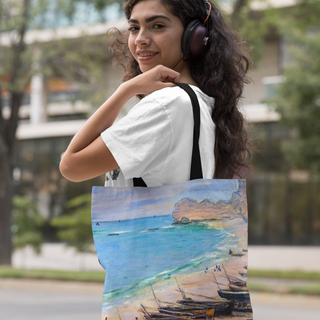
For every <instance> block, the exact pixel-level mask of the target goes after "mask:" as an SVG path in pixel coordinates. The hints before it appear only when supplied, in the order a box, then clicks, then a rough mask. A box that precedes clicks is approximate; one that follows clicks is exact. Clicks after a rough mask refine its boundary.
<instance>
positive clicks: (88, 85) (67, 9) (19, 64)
mask: <svg viewBox="0 0 320 320" xmlns="http://www.w3.org/2000/svg"><path fill="white" fill-rule="evenodd" d="M113 2H121V1H116V0H106V1H101V0H71V1H63V0H57V1H49V0H5V1H1V2H0V96H1V97H0V221H1V223H0V265H1V264H11V252H12V241H11V224H12V217H11V212H12V198H13V177H12V176H13V175H12V173H13V168H14V160H15V159H14V150H15V145H16V138H15V136H16V130H17V126H18V121H19V110H20V106H21V104H22V100H23V97H24V93H25V91H26V88H27V86H28V84H29V83H30V79H31V76H32V74H33V73H35V72H39V69H41V72H43V74H44V76H47V77H48V76H50V75H56V76H59V77H63V78H64V79H66V80H69V81H75V82H77V83H79V84H80V85H83V87H82V88H84V92H89V91H91V92H94V91H93V90H92V88H93V86H94V85H95V84H97V83H98V80H97V78H98V75H100V76H101V74H102V73H103V69H102V68H101V59H104V62H105V61H106V55H105V52H106V51H107V50H106V48H104V47H103V45H104V43H103V39H101V38H99V39H97V37H89V36H85V35H83V37H78V39H76V40H70V39H69V40H66V39H63V37H61V36H60V37H57V38H56V39H51V41H50V42H48V43H43V42H41V43H40V42H37V43H36V42H30V41H29V42H28V43H27V42H26V35H27V32H28V30H29V29H41V28H50V27H51V28H53V27H54V25H53V22H56V21H58V19H61V18H65V19H67V20H68V21H72V20H73V19H74V17H75V13H76V8H77V4H79V3H84V4H85V3H87V4H90V5H93V6H95V7H96V8H97V9H99V10H102V9H103V8H105V7H106V6H107V5H109V4H111V3H113ZM102 19H103V17H102V16H101V20H102ZM62 20H63V19H62ZM97 40H98V41H97ZM35 49H36V51H35ZM35 52H36V55H37V56H38V61H37V64H38V66H37V67H36V68H35V64H34V56H35ZM39 52H40V54H39ZM41 52H44V54H41ZM99 54H100V56H99ZM103 55H104V58H103ZM93 57H94V58H93ZM92 79H95V80H92ZM5 94H6V95H7V96H6V97H5V96H4V95H5ZM5 98H9V100H8V101H9V110H10V113H9V115H7V116H5V115H4V113H3V110H4V105H3V101H4V100H5Z"/></svg>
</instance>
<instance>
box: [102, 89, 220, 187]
mask: <svg viewBox="0 0 320 320" xmlns="http://www.w3.org/2000/svg"><path fill="white" fill-rule="evenodd" d="M191 88H192V89H193V90H194V91H195V93H196V95H197V97H198V100H199V105H200V115H201V124H200V141H199V147H200V156H201V163H202V170H203V178H204V179H212V178H213V174H214V168H215V163H214V142H215V139H214V137H215V124H214V123H213V121H212V118H211V114H212V108H213V105H214V98H212V97H209V96H208V95H206V94H205V93H203V92H202V91H201V90H200V89H199V88H198V87H196V86H191ZM193 126H194V120H193V112H192V104H191V100H190V97H189V95H188V94H187V93H186V92H185V91H184V90H183V89H181V88H180V87H178V86H175V87H171V88H165V89H161V90H158V91H155V92H153V93H151V94H150V95H148V96H146V97H145V98H143V99H142V100H141V101H140V102H139V103H138V104H136V105H135V106H134V107H133V108H132V109H131V110H130V111H129V112H128V114H127V115H126V116H125V117H123V118H122V119H121V120H119V121H118V122H116V123H115V124H113V125H112V126H111V127H110V128H108V129H107V130H105V131H104V132H102V133H101V137H102V139H103V141H104V142H105V144H106V146H107V147H108V148H109V150H110V151H111V153H112V155H113V157H114V158H115V160H116V161H117V163H118V165H119V169H117V170H113V171H111V172H109V173H107V174H106V183H105V186H113V187H133V180H132V178H134V177H142V178H143V180H144V181H145V183H146V184H147V186H148V187H153V186H161V185H166V184H174V183H182V182H186V181H188V180H190V169H191V154H192V145H193Z"/></svg>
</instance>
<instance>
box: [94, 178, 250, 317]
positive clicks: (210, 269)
mask: <svg viewBox="0 0 320 320" xmlns="http://www.w3.org/2000/svg"><path fill="white" fill-rule="evenodd" d="M219 182H220V183H219ZM92 230H93V237H94V242H95V246H96V250H97V254H98V258H99V261H100V263H101V265H102V266H103V267H104V268H105V269H106V278H105V284H104V293H103V301H102V317H101V319H103V320H105V319H121V320H125V319H135V320H137V319H152V318H157V319H159V318H161V319H164V320H169V319H170V320H173V319H208V318H211V319H213V318H221V319H229V318H230V319H231V318H232V319H252V309H251V304H250V298H249V292H248V290H247V288H246V267H247V209H246V196H245V181H244V180H193V181H190V182H188V183H185V184H183V185H172V186H165V187H155V188H134V189H128V188H105V187H94V189H93V197H92Z"/></svg>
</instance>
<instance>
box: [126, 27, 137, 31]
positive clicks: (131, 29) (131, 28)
mask: <svg viewBox="0 0 320 320" xmlns="http://www.w3.org/2000/svg"><path fill="white" fill-rule="evenodd" d="M128 30H129V31H130V32H133V31H136V30H138V28H137V27H130V28H128Z"/></svg>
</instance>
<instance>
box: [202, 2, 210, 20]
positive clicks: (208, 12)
mask: <svg viewBox="0 0 320 320" xmlns="http://www.w3.org/2000/svg"><path fill="white" fill-rule="evenodd" d="M206 3H207V4H208V5H209V10H208V9H207V17H206V20H204V23H203V25H205V24H206V22H207V20H208V19H209V17H210V13H211V3H210V2H209V1H206V0H204V5H206ZM206 7H207V6H206Z"/></svg>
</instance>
